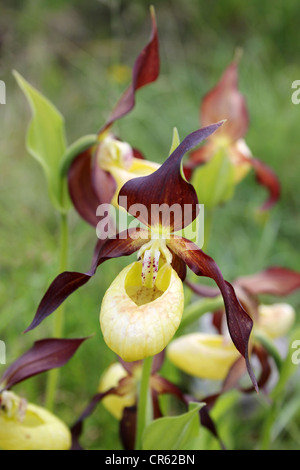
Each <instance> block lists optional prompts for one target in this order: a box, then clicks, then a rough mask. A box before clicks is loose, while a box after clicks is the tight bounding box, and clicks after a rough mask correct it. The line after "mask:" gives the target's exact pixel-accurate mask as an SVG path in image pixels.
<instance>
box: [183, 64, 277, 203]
mask: <svg viewBox="0 0 300 470" xmlns="http://www.w3.org/2000/svg"><path fill="white" fill-rule="evenodd" d="M221 119H226V120H227V122H226V123H225V124H224V125H223V126H222V128H221V129H219V130H218V131H217V132H216V133H215V134H214V135H212V136H211V137H210V138H209V139H208V141H207V143H206V144H205V145H204V146H202V147H201V148H199V149H197V150H195V151H193V152H192V153H191V155H190V161H189V162H188V164H187V169H188V170H187V171H191V170H192V169H193V168H195V167H196V166H198V165H201V164H203V163H205V162H208V161H209V160H210V159H212V158H213V157H214V156H215V155H216V154H217V153H218V152H219V151H221V152H224V153H225V155H227V156H228V158H229V161H230V162H231V163H232V165H233V168H234V179H235V183H236V184H237V183H239V182H240V181H241V180H242V179H243V178H244V177H245V176H246V174H247V173H248V172H249V170H250V169H251V168H253V169H254V171H255V174H256V179H257V181H258V183H260V184H261V185H263V186H265V187H266V189H267V190H268V192H269V198H268V200H267V201H266V202H265V203H264V204H263V206H262V209H263V210H267V209H269V208H270V207H272V206H273V205H274V204H275V203H276V201H277V200H278V198H279V195H280V184H279V181H278V179H277V177H276V175H275V174H274V172H273V170H271V169H270V168H269V167H268V166H267V165H266V164H264V163H263V162H262V161H260V160H258V159H257V158H254V157H253V156H252V153H251V151H250V149H249V147H248V146H247V144H246V142H245V140H244V137H245V135H246V132H247V130H248V126H249V116H248V110H247V106H246V101H245V98H244V96H243V95H242V94H241V93H240V91H239V89H238V67H237V62H236V61H233V62H232V63H231V64H230V65H229V66H228V67H227V68H226V70H225V72H224V73H223V75H222V77H221V79H220V81H219V82H218V83H217V85H216V86H215V87H214V88H213V89H212V90H211V91H210V92H208V93H207V94H206V95H205V97H204V98H203V101H202V104H201V108H200V120H201V123H202V125H203V126H207V125H209V124H211V123H213V122H216V121H219V120H221ZM200 202H201V201H200Z"/></svg>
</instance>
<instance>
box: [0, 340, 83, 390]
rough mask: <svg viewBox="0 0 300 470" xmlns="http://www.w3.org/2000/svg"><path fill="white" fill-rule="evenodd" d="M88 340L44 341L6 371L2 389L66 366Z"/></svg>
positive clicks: (36, 344)
mask: <svg viewBox="0 0 300 470" xmlns="http://www.w3.org/2000/svg"><path fill="white" fill-rule="evenodd" d="M86 339H87V338H78V339H56V338H50V339H43V340H40V341H37V342H35V343H34V345H33V347H32V348H31V349H29V351H27V352H26V353H25V354H23V355H22V356H21V357H19V358H18V359H17V360H16V361H15V362H14V363H13V364H11V366H10V367H9V368H8V369H6V371H5V373H4V374H3V376H2V378H1V381H0V382H1V384H2V387H0V388H1V389H9V388H11V387H12V386H13V385H16V384H18V383H20V382H23V381H24V380H26V379H28V378H29V377H33V376H34V375H37V374H41V373H42V372H46V371H48V370H50V369H55V368H57V367H62V366H64V365H65V364H66V363H67V362H68V361H69V359H71V357H72V356H73V355H74V354H75V352H76V351H77V349H78V348H79V346H80V345H81V343H82V342H83V341H85V340H86Z"/></svg>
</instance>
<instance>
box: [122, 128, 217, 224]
mask: <svg viewBox="0 0 300 470" xmlns="http://www.w3.org/2000/svg"><path fill="white" fill-rule="evenodd" d="M222 124H223V122H218V123H216V124H212V125H211V126H207V127H203V128H202V129H199V130H197V131H195V132H192V133H191V134H189V135H188V136H187V137H186V138H185V139H184V140H183V141H182V142H181V144H180V145H179V146H178V147H177V148H176V149H175V150H174V152H173V153H172V154H171V155H170V156H169V157H168V158H167V160H166V161H165V162H164V163H163V164H162V165H161V166H160V167H159V168H158V170H156V171H155V172H154V173H152V174H151V175H148V176H142V177H140V178H134V179H132V180H130V181H128V182H127V183H125V184H124V186H122V188H121V190H120V192H119V205H120V206H122V207H124V208H125V209H126V210H127V212H129V213H130V214H131V215H133V216H134V217H136V218H137V219H139V220H140V221H141V222H142V223H144V224H145V225H148V226H152V227H154V226H163V227H166V228H167V229H168V230H170V231H171V232H172V231H174V230H175V231H176V230H180V229H182V228H184V227H186V226H188V225H189V224H190V223H191V222H192V221H193V220H194V219H195V218H196V217H197V215H198V213H199V207H198V199H197V194H196V191H195V189H194V187H193V186H192V185H191V184H190V183H188V182H187V181H186V180H185V179H184V178H183V177H182V174H181V164H182V159H183V157H184V155H185V154H186V153H187V152H188V151H190V150H191V149H192V148H194V147H195V146H196V145H198V144H200V142H202V141H203V140H205V139H206V138H207V137H209V136H210V135H211V134H212V133H213V132H215V131H216V130H217V129H218V128H219V127H220V126H221V125H222ZM137 203H138V204H137Z"/></svg>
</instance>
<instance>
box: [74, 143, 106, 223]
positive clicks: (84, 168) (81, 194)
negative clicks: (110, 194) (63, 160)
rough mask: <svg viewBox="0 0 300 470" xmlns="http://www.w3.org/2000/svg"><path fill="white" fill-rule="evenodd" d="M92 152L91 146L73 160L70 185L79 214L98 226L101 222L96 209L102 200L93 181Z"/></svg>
mask: <svg viewBox="0 0 300 470" xmlns="http://www.w3.org/2000/svg"><path fill="white" fill-rule="evenodd" d="M92 153H93V148H92V147H91V148H89V149H87V150H85V151H84V152H82V153H81V154H79V155H78V156H77V157H76V158H75V159H74V160H73V162H72V164H71V166H70V168H69V171H68V187H69V194H70V197H71V200H72V202H73V204H74V207H75V209H76V210H77V212H78V213H79V215H80V216H81V217H82V218H83V219H84V220H85V221H86V222H87V223H89V224H90V225H92V226H93V227H96V226H97V224H98V222H99V218H97V216H96V211H97V207H98V206H99V204H100V201H99V197H98V195H97V193H96V191H95V190H94V187H93V182H92Z"/></svg>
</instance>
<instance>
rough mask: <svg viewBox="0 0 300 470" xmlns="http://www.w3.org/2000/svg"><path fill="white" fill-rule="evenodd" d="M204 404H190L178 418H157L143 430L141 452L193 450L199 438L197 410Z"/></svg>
mask: <svg viewBox="0 0 300 470" xmlns="http://www.w3.org/2000/svg"><path fill="white" fill-rule="evenodd" d="M203 406H204V403H190V406H189V411H188V412H186V413H184V414H182V415H179V416H167V417H164V418H158V419H156V420H155V421H152V423H151V424H150V425H149V426H148V427H147V428H146V429H145V431H144V434H143V439H142V449H143V450H195V449H196V448H197V445H198V442H199V437H200V419H199V410H200V409H201V408H202V407H203Z"/></svg>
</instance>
